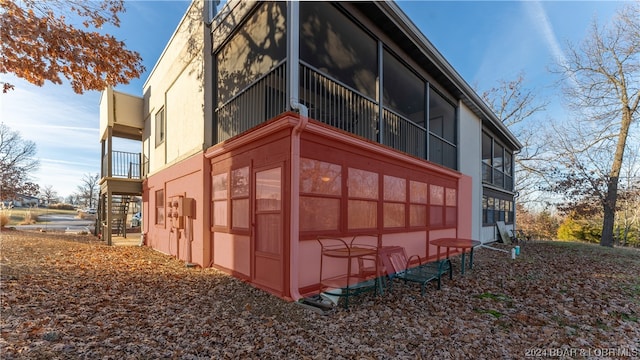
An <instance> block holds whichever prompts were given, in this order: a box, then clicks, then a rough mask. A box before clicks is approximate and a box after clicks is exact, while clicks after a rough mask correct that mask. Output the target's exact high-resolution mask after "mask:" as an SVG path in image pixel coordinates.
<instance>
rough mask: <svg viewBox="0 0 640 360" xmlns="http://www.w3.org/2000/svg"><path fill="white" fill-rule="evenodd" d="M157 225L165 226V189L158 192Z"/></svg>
mask: <svg viewBox="0 0 640 360" xmlns="http://www.w3.org/2000/svg"><path fill="white" fill-rule="evenodd" d="M156 225H164V189H162V190H158V191H156Z"/></svg>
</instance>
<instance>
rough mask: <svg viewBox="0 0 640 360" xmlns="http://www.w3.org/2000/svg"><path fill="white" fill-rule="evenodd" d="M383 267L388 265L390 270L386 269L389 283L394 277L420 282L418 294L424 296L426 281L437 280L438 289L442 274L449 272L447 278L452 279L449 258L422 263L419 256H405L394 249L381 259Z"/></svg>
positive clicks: (402, 252) (405, 280) (403, 252)
mask: <svg viewBox="0 0 640 360" xmlns="http://www.w3.org/2000/svg"><path fill="white" fill-rule="evenodd" d="M382 261H383V263H386V264H385V267H387V268H388V267H390V268H391V269H393V270H392V271H389V270H387V272H388V275H389V280H390V281H389V283H390V284H391V283H393V279H394V278H398V279H401V280H403V281H404V282H405V283H406V282H407V281H410V282H415V283H418V284H420V294H421V295H422V296H424V292H425V289H426V288H427V283H429V282H430V281H433V280H435V281H437V282H438V290H440V287H441V284H442V281H441V278H442V275H443V274H445V273H446V272H449V279H453V270H452V267H451V261H450V260H449V259H443V260H438V261H434V262H428V263H424V264H423V263H422V260H420V257H419V256H417V255H412V256H411V257H409V258H407V255H406V253H405V251H404V249H402V251H394V252H393V253H390V254H388V256H386V259H385V258H383V259H382Z"/></svg>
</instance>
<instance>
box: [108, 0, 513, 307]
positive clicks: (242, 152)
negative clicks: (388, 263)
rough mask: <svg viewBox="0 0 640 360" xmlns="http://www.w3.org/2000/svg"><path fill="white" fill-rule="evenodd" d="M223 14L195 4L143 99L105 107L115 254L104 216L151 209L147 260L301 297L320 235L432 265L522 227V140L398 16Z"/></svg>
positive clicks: (330, 9) (324, 9) (245, 4)
mask: <svg viewBox="0 0 640 360" xmlns="http://www.w3.org/2000/svg"><path fill="white" fill-rule="evenodd" d="M425 6H429V5H428V3H425ZM214 13H215V9H214V7H213V5H212V4H211V3H210V2H203V1H199V0H196V1H194V2H193V3H192V4H191V6H190V7H189V9H188V11H187V13H186V14H185V16H184V17H183V19H182V21H181V23H180V25H179V26H178V28H177V30H176V31H175V33H174V35H173V37H172V38H171V40H170V41H169V43H168V44H167V46H166V48H165V50H164V52H163V53H162V55H161V57H160V59H159V60H158V62H157V63H156V65H155V67H154V68H153V70H152V71H151V73H150V75H149V78H148V79H147V81H146V83H145V85H144V89H143V92H142V93H143V95H142V96H131V95H127V94H123V93H120V92H117V91H114V90H112V89H107V90H105V91H104V92H103V94H102V98H101V103H100V107H101V143H102V158H103V159H102V160H103V167H102V169H103V170H102V179H101V182H100V184H101V202H100V204H101V210H100V211H99V212H100V217H101V220H100V221H101V223H102V224H103V229H102V232H103V235H104V236H105V238H106V239H107V241H110V239H111V227H112V225H111V224H112V222H113V221H114V216H115V215H113V214H114V211H108V209H112V208H113V206H114V204H116V203H118V202H122V201H126V199H127V198H128V197H130V196H134V195H141V196H142V218H143V221H142V223H143V234H144V236H145V243H146V245H147V246H150V247H152V248H154V249H157V250H158V251H161V252H164V253H167V254H171V255H174V256H176V257H178V258H179V259H182V260H184V261H186V262H189V263H194V264H198V265H201V266H203V267H209V266H212V267H215V268H218V269H221V270H223V271H226V272H228V273H230V274H233V275H234V276H236V277H239V278H241V279H244V280H246V281H248V282H250V283H252V284H253V285H255V286H257V287H259V288H262V289H265V290H267V291H269V292H271V293H273V294H276V295H278V296H280V297H283V298H288V299H298V298H300V297H301V296H302V295H304V294H307V293H312V292H313V291H317V289H318V286H319V284H318V283H319V276H320V274H319V272H320V258H321V255H320V245H319V243H318V242H317V241H316V238H317V237H318V236H330V237H339V238H344V239H350V238H352V237H353V236H355V235H358V234H368V235H373V238H374V239H377V245H378V246H380V245H382V246H386V245H400V246H403V247H404V248H405V249H406V250H407V253H409V254H418V255H419V256H420V257H421V258H423V259H431V258H435V257H436V255H437V254H436V247H435V246H433V245H430V243H429V241H431V240H434V239H438V238H442V237H460V238H473V239H477V240H482V241H483V242H490V241H494V240H495V239H497V233H496V230H495V223H496V221H498V220H502V221H505V223H506V224H507V226H508V227H509V226H513V223H514V209H515V206H514V194H515V191H514V188H513V184H514V179H513V156H514V153H515V152H517V151H518V150H519V149H520V147H521V145H520V143H519V142H518V140H517V139H516V138H515V137H514V136H513V134H511V133H510V132H509V131H508V129H506V128H505V126H504V125H503V124H502V122H501V121H500V119H498V118H496V116H495V114H493V113H492V112H491V110H490V109H489V108H488V107H487V105H486V104H485V103H484V102H483V101H482V100H481V99H480V97H479V96H478V95H477V94H476V93H475V92H474V91H473V90H472V89H471V87H470V86H469V85H468V84H467V83H466V82H465V81H464V80H463V79H462V78H461V77H460V75H459V74H458V73H457V72H456V71H455V70H454V69H453V68H452V67H451V65H450V64H448V63H447V62H446V60H445V59H444V58H443V57H442V55H441V54H440V53H438V51H437V50H436V49H435V48H434V47H433V45H432V44H431V43H430V42H429V41H428V40H427V39H426V37H425V36H424V35H423V34H422V33H421V32H420V31H419V30H418V29H417V28H416V27H415V25H414V24H413V23H412V22H411V20H410V19H409V18H408V17H407V15H406V14H404V13H403V12H402V11H401V10H400V8H399V7H398V6H397V5H396V4H395V3H393V2H378V1H375V2H336V3H329V2H261V1H233V0H232V1H229V2H228V3H226V4H225V6H224V7H223V8H222V9H221V11H220V12H219V13H217V14H215V16H213V15H214ZM117 137H120V138H127V139H134V140H138V141H140V143H141V148H142V151H141V153H140V154H129V153H121V152H118V151H117V150H116V149H113V148H112V147H113V139H114V138H117Z"/></svg>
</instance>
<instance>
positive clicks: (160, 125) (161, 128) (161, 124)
mask: <svg viewBox="0 0 640 360" xmlns="http://www.w3.org/2000/svg"><path fill="white" fill-rule="evenodd" d="M165 130H166V124H165V117H164V107H162V108H161V109H160V110H158V112H157V113H156V147H158V146H160V145H162V143H164V138H165Z"/></svg>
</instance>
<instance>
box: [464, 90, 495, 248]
mask: <svg viewBox="0 0 640 360" xmlns="http://www.w3.org/2000/svg"><path fill="white" fill-rule="evenodd" d="M458 106H459V108H458V114H459V115H458V117H459V126H458V129H459V130H458V136H459V141H458V144H460V145H459V146H458V151H459V154H458V156H459V159H458V161H459V164H460V169H459V170H460V172H461V173H463V174H466V175H468V176H471V178H472V179H473V181H472V184H473V185H472V187H473V189H472V192H473V198H472V199H471V202H472V203H471V209H472V216H471V219H472V226H471V229H472V230H471V231H472V234H471V237H472V238H473V239H482V240H483V241H484V240H489V239H486V238H485V237H482V236H483V234H481V233H480V230H481V228H482V169H481V164H482V159H481V156H480V154H482V143H481V141H482V136H481V135H482V123H481V121H480V119H478V117H477V116H476V115H475V114H474V113H473V112H472V111H471V110H470V109H469V108H468V107H467V106H465V105H464V103H462V102H459V103H458Z"/></svg>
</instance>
